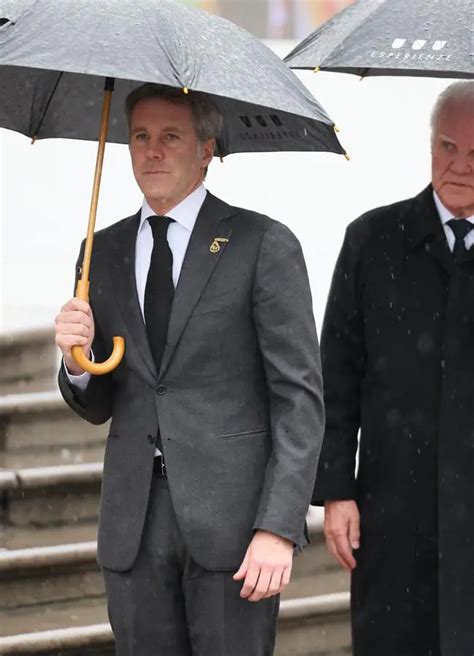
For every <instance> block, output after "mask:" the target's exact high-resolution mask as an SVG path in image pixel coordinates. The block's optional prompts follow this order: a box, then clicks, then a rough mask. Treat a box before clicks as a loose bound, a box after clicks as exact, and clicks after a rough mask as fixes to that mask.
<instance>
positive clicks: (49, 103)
mask: <svg viewBox="0 0 474 656" xmlns="http://www.w3.org/2000/svg"><path fill="white" fill-rule="evenodd" d="M62 76H63V72H62V71H61V72H60V73H59V75H58V79H57V80H56V83H55V85H54V87H53V90H52V91H51V94H50V96H49V98H48V100H47V102H46V105H45V107H44V110H43V113H42V114H41V117H40V120H39V122H38V125H37V126H36V129H35V130H33V134H31V135H30V136H31V137H33V139H36V138H37V137H38V135H39V131H40V129H41V126H42V125H43V121H44V119H45V117H46V112H47V111H48V109H49V106H50V105H51V101H52V100H53V97H54V94H55V93H56V89H57V88H58V85H59V83H60V81H61V78H62Z"/></svg>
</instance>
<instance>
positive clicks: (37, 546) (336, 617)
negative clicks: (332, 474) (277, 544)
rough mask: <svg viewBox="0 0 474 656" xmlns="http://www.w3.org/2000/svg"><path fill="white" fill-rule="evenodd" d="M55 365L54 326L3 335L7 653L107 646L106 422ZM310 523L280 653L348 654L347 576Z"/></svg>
mask: <svg viewBox="0 0 474 656" xmlns="http://www.w3.org/2000/svg"><path fill="white" fill-rule="evenodd" d="M37 360H38V361H37ZM4 363H5V364H6V367H5V368H3V365H4ZM57 363H58V358H57V354H56V349H55V346H54V340H53V336H52V332H51V331H50V330H49V331H47V330H46V331H45V330H41V331H30V332H28V333H21V334H19V335H18V336H15V335H8V336H3V337H1V336H0V467H2V469H0V590H1V593H0V655H1V654H18V655H19V656H21V655H23V656H27V655H28V654H42V655H43V656H47V655H50V656H53V655H54V656H60V655H61V654H64V655H65V656H74V655H76V656H79V655H80V656H88V655H91V656H92V655H94V654H97V655H98V656H99V655H100V656H109V655H111V654H114V647H113V636H112V634H111V630H110V627H109V625H108V620H107V613H106V607H105V599H104V587H103V581H102V576H101V573H100V571H99V568H98V566H97V564H96V560H95V559H96V543H95V538H96V525H97V511H98V503H99V495H100V485H101V478H102V464H101V463H102V457H103V450H104V445H105V438H106V435H107V432H108V428H107V426H99V427H94V426H91V425H88V424H87V423H85V422H83V421H82V420H80V419H79V418H78V417H76V416H75V415H74V413H72V412H71V411H70V410H69V408H67V406H66V405H65V404H64V402H63V400H62V399H61V397H60V395H59V393H58V392H56V391H51V390H52V389H54V387H55V382H54V376H55V373H56V367H57ZM309 525H310V532H311V536H312V544H311V546H310V547H309V548H308V549H306V550H305V551H304V552H303V554H302V555H300V556H299V557H298V558H296V559H295V563H294V569H293V578H292V582H291V584H290V586H289V587H288V589H287V591H286V592H285V595H284V598H283V600H282V606H281V614H280V623H279V638H278V647H277V651H276V654H277V656H348V655H349V654H351V649H350V630H349V610H348V609H349V595H348V592H347V590H348V587H349V582H348V577H347V575H346V573H345V572H343V571H342V570H341V569H340V568H339V567H338V566H337V564H336V563H335V562H334V561H333V560H332V559H331V557H330V556H329V555H328V554H327V552H326V549H325V545H324V540H323V536H322V522H321V515H320V514H318V513H317V512H316V511H315V512H313V513H312V514H310V515H309Z"/></svg>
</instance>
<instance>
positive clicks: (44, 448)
mask: <svg viewBox="0 0 474 656" xmlns="http://www.w3.org/2000/svg"><path fill="white" fill-rule="evenodd" d="M107 433H108V425H107V424H104V425H102V426H92V425H91V424H88V423H87V422H85V421H83V420H82V419H80V418H79V417H78V416H77V415H76V414H75V413H74V412H73V411H72V410H71V409H70V408H69V407H68V406H67V405H66V404H65V402H64V400H63V399H62V397H61V395H60V394H59V392H56V391H54V392H31V393H27V394H9V395H6V396H3V397H1V398H0V467H4V468H10V469H11V468H19V467H33V466H41V465H45V466H50V465H55V464H74V463H83V462H97V461H101V460H102V458H103V453H104V447H105V438H106V436H107Z"/></svg>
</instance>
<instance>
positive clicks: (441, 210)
mask: <svg viewBox="0 0 474 656" xmlns="http://www.w3.org/2000/svg"><path fill="white" fill-rule="evenodd" d="M433 198H434V202H435V205H436V209H437V210H438V214H439V218H440V219H441V223H442V224H443V225H446V223H447V222H448V221H451V219H454V218H456V217H455V215H454V214H453V213H452V212H450V211H449V210H448V208H447V207H445V206H444V205H443V203H442V202H441V199H440V197H439V196H438V194H437V193H436V191H435V190H434V189H433ZM466 221H469V223H474V214H473V215H472V216H467V217H466Z"/></svg>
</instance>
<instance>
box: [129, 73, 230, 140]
mask: <svg viewBox="0 0 474 656" xmlns="http://www.w3.org/2000/svg"><path fill="white" fill-rule="evenodd" d="M145 98H163V99H164V100H167V101H168V102H172V103H177V104H182V105H187V106H188V107H190V108H191V112H192V116H193V122H194V127H195V130H196V136H197V138H198V141H200V142H201V143H205V142H206V141H208V140H209V139H215V140H216V141H217V140H218V139H219V136H220V134H221V132H222V125H223V117H222V114H221V113H220V112H219V110H218V109H217V107H216V106H215V104H214V103H213V101H212V100H211V98H210V96H209V95H208V94H206V93H202V92H200V91H190V92H189V93H187V94H186V93H184V92H183V90H182V89H177V88H175V87H168V86H165V85H164V84H153V83H151V82H148V83H146V84H142V85H141V86H139V87H137V88H136V89H134V90H133V91H131V92H130V93H129V94H128V96H127V98H126V100H125V114H126V116H127V123H128V127H129V129H130V122H131V117H132V112H133V109H134V107H135V105H136V104H137V103H138V102H139V101H140V100H144V99H145Z"/></svg>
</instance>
